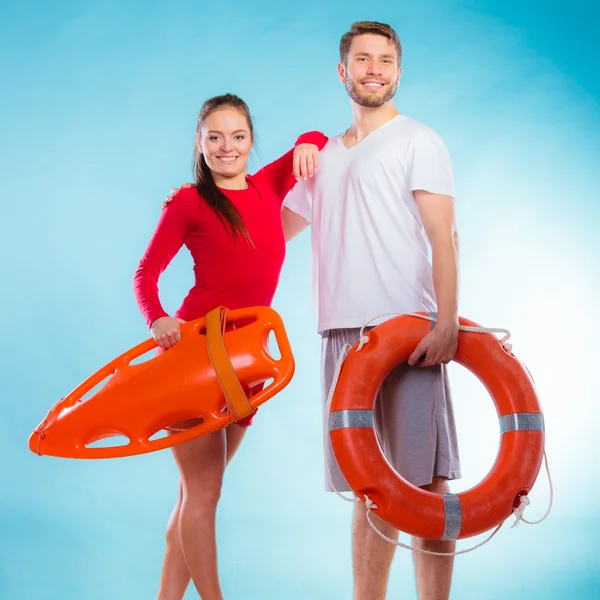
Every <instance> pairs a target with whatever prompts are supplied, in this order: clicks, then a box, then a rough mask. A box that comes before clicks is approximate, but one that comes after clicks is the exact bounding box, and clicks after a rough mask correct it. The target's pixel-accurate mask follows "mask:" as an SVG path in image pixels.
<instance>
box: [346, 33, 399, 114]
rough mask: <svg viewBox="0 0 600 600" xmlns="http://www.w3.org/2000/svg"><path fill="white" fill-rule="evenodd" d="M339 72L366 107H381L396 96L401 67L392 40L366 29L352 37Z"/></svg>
mask: <svg viewBox="0 0 600 600" xmlns="http://www.w3.org/2000/svg"><path fill="white" fill-rule="evenodd" d="M338 73H339V76H340V81H341V82H342V83H343V84H344V85H345V86H346V90H347V91H348V95H349V96H350V98H352V100H354V102H356V103H357V104H358V105H360V106H364V107H366V108H379V107H380V106H383V105H384V104H386V103H387V102H389V101H390V100H391V99H392V98H393V97H394V94H395V93H396V90H397V89H398V86H399V85H400V74H401V73H402V68H401V67H400V66H399V65H398V55H397V52H396V47H395V46H394V44H393V43H392V42H391V41H390V40H388V39H387V38H386V37H384V36H382V35H374V34H370V33H366V34H364V35H359V36H357V37H355V38H354V39H353V40H352V45H351V46H350V52H348V58H347V60H346V64H345V65H344V64H343V63H340V64H339V65H338Z"/></svg>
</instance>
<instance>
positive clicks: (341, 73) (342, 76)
mask: <svg viewBox="0 0 600 600" xmlns="http://www.w3.org/2000/svg"><path fill="white" fill-rule="evenodd" d="M337 69H338V77H339V78H340V81H341V82H342V83H346V67H345V65H344V63H342V62H339V63H338V67H337Z"/></svg>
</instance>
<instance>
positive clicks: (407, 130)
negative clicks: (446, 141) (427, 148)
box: [398, 115, 441, 139]
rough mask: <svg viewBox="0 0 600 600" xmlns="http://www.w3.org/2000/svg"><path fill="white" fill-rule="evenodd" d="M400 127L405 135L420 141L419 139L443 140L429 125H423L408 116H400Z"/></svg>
mask: <svg viewBox="0 0 600 600" xmlns="http://www.w3.org/2000/svg"><path fill="white" fill-rule="evenodd" d="M398 127H399V128H400V129H401V130H402V132H403V135H404V136H407V137H410V138H414V139H418V138H437V139H441V137H440V135H439V134H438V133H437V131H435V130H434V129H433V128H432V127H430V126H429V125H425V123H421V121H417V120H416V119H413V118H412V117H408V116H407V115H399V117H398Z"/></svg>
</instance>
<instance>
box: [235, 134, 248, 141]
mask: <svg viewBox="0 0 600 600" xmlns="http://www.w3.org/2000/svg"><path fill="white" fill-rule="evenodd" d="M235 139H236V140H245V139H246V136H245V135H236V136H235Z"/></svg>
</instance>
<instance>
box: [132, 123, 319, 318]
mask: <svg viewBox="0 0 600 600" xmlns="http://www.w3.org/2000/svg"><path fill="white" fill-rule="evenodd" d="M301 143H312V144H316V145H317V146H318V147H319V150H320V149H322V148H323V146H325V144H326V143H327V138H326V137H325V136H324V135H323V134H322V133H319V132H309V133H305V134H303V135H301V136H300V137H299V138H298V140H297V142H296V145H298V144H301ZM293 154H294V151H293V150H290V151H289V152H287V153H286V154H284V155H283V156H282V157H281V158H279V159H277V160H276V161H274V162H272V163H270V164H269V165H266V166H265V167H263V168H262V169H261V170H260V171H258V172H257V173H256V174H254V175H247V176H246V181H247V182H248V188H247V189H245V190H225V189H222V190H221V191H222V192H223V193H224V194H225V195H226V196H227V197H228V198H229V200H231V202H233V203H234V204H235V206H236V208H237V209H238V211H239V213H240V215H241V217H242V219H243V221H244V224H245V226H246V229H247V230H248V233H249V235H250V237H251V239H252V241H253V243H254V247H252V246H250V245H249V244H248V243H247V242H246V240H245V239H244V238H243V237H234V236H233V235H231V233H230V231H229V229H228V228H226V226H225V225H224V224H223V223H222V222H221V220H220V219H219V217H218V216H217V215H216V214H215V212H214V211H213V210H212V209H211V208H210V207H209V206H208V204H206V202H203V201H202V199H201V197H200V196H199V195H198V191H197V189H196V188H195V187H193V188H187V189H183V190H181V191H180V192H178V193H177V194H176V195H175V196H174V197H173V199H172V200H171V202H169V204H168V205H167V206H166V207H165V208H164V209H163V212H162V214H161V216H160V219H159V221H158V225H157V227H156V230H155V232H154V235H153V236H152V238H151V240H150V243H149V244H148V247H147V248H146V251H145V253H144V255H143V257H142V259H141V261H140V263H139V266H138V268H137V270H136V272H135V276H134V278H133V288H134V292H135V297H136V301H137V303H138V306H139V308H140V311H141V313H142V315H143V317H144V319H145V321H146V323H147V325H148V326H150V325H151V324H152V322H153V321H155V320H156V319H158V318H160V317H165V316H168V313H167V312H166V311H165V310H164V308H163V307H162V304H161V302H160V299H159V296H158V279H159V277H160V274H161V273H162V272H163V271H164V270H165V269H166V268H167V266H168V264H169V263H170V262H171V260H173V257H174V256H175V255H176V254H177V252H178V251H179V250H180V249H181V247H182V246H183V245H184V244H185V246H186V247H187V248H188V250H189V251H190V253H191V255H192V258H193V261H194V275H195V283H194V286H193V287H192V289H191V290H190V291H189V293H188V294H187V296H186V297H185V299H184V300H183V303H182V304H181V306H180V307H179V309H178V310H177V312H176V313H175V316H177V317H180V318H182V319H184V320H185V321H191V320H193V319H197V318H200V317H203V316H205V315H206V313H207V312H209V311H210V310H212V309H213V308H216V307H217V306H221V305H223V306H226V307H227V308H230V309H235V308H243V307H246V306H270V305H271V302H272V300H273V296H274V295H275V289H276V287H277V284H278V282H279V275H280V273H281V267H282V265H283V260H284V258H285V240H284V237H283V230H282V227H281V203H282V202H283V199H284V198H285V196H286V195H287V193H288V192H289V191H290V190H291V189H292V187H293V186H294V184H295V183H296V180H295V179H294V176H293V173H292V167H293Z"/></svg>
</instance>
